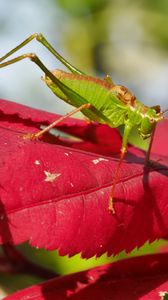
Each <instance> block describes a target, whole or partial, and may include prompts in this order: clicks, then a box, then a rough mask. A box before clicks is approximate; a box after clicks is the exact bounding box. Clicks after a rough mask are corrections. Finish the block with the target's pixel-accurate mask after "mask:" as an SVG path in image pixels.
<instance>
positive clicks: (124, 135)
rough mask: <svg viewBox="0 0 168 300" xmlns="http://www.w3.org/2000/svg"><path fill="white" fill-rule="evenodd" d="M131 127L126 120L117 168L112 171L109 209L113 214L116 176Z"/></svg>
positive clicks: (118, 173)
mask: <svg viewBox="0 0 168 300" xmlns="http://www.w3.org/2000/svg"><path fill="white" fill-rule="evenodd" d="M131 129H132V124H131V123H130V122H129V121H127V123H126V125H125V128H124V134H123V141H122V147H121V150H120V159H119V162H118V165H117V168H116V170H115V173H114V180H113V184H112V188H111V193H110V199H109V211H110V212H112V213H113V214H115V208H114V203H113V199H114V196H115V189H116V184H117V181H118V178H119V175H120V170H121V165H122V162H123V159H124V157H125V154H126V152H127V144H128V137H129V134H130V131H131Z"/></svg>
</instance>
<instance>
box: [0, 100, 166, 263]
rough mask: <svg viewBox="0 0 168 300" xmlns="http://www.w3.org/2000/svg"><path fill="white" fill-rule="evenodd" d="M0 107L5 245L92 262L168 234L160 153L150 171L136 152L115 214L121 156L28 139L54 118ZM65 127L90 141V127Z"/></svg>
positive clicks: (0, 213) (72, 123) (0, 234)
mask: <svg viewBox="0 0 168 300" xmlns="http://www.w3.org/2000/svg"><path fill="white" fill-rule="evenodd" d="M1 103H2V105H1V110H2V115H1V116H2V117H1V128H0V135H1V137H0V140H1V144H0V154H1V162H0V163H1V168H0V199H1V207H0V242H1V244H2V243H6V242H10V243H13V244H14V245H16V244H19V243H21V242H24V241H26V240H29V242H30V244H31V245H33V246H36V247H41V248H46V249H48V250H51V249H59V253H60V254H61V255H65V254H69V255H70V256H71V255H74V254H76V253H79V252H82V256H83V257H87V258H88V257H91V256H93V255H95V254H96V255H97V256H100V255H102V253H104V252H106V251H107V252H108V254H109V255H110V254H112V253H114V254H115V253H118V252H120V251H121V250H123V249H125V250H126V251H127V252H128V251H130V250H132V249H133V248H134V247H136V246H137V247H139V246H141V245H142V244H143V243H144V242H146V241H147V240H149V241H150V242H151V241H153V240H155V239H157V238H161V237H163V236H165V235H166V234H167V232H168V218H167V213H168V206H167V193H168V184H167V183H168V176H167V175H168V168H167V167H166V165H168V160H167V159H165V158H164V157H161V156H159V157H158V156H154V157H153V159H154V160H157V159H158V158H159V159H160V158H161V159H162V160H161V161H160V162H159V163H157V162H156V163H155V164H153V166H152V167H151V168H150V169H146V170H145V171H144V158H143V154H142V153H141V152H140V151H139V150H137V149H136V148H131V149H130V153H129V154H128V155H127V157H126V160H125V162H124V164H123V166H122V171H121V176H120V179H119V181H118V183H117V187H116V193H115V209H116V214H115V215H112V214H110V213H109V211H108V202H109V193H110V191H111V184H112V180H113V176H114V172H115V169H116V165H117V163H118V159H116V158H111V157H108V156H100V155H97V154H95V153H90V152H85V151H80V150H76V149H74V148H73V147H74V146H75V143H74V142H73V143H71V142H70V144H69V147H65V146H60V145H57V144H50V143H48V142H47V141H46V140H43V141H39V140H36V141H31V140H28V139H27V140H25V139H23V137H22V134H23V133H25V132H26V133H27V132H34V131H36V130H37V129H36V128H37V127H39V124H40V123H44V122H45V123H46V124H47V123H49V121H51V119H52V118H53V119H54V115H53V114H48V113H46V112H42V111H38V110H33V109H31V108H28V107H24V106H22V105H19V104H15V103H14V104H13V103H11V102H4V101H2V102H1ZM56 117H58V116H56ZM63 125H64V127H65V125H66V127H67V128H71V129H72V128H73V127H74V130H75V131H76V132H77V131H78V129H77V128H79V132H81V131H82V134H81V135H83V138H84V137H86V138H87V136H88V135H86V131H87V130H86V128H88V126H90V125H88V124H86V123H84V122H83V121H80V120H74V119H72V120H71V119H68V120H67V121H66V122H64V124H63ZM94 126H96V125H94ZM97 126H98V128H100V127H99V125H97ZM60 127H61V126H60ZM81 128H83V129H81ZM106 129H107V127H106V126H105V127H104V130H105V133H104V134H105V135H106ZM110 130H112V129H110ZM107 131H108V129H107ZM79 132H78V133H79ZM96 141H97V145H98V146H99V143H98V141H99V138H97V139H96ZM87 142H88V140H87ZM65 144H66V142H65ZM67 144H68V143H67ZM107 148H108V146H107ZM109 148H110V149H111V148H112V143H111V141H110V145H109ZM137 233H138V234H137ZM88 237H89V238H88Z"/></svg>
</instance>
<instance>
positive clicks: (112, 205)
mask: <svg viewBox="0 0 168 300" xmlns="http://www.w3.org/2000/svg"><path fill="white" fill-rule="evenodd" d="M108 210H109V212H110V213H112V214H113V215H114V214H115V213H116V212H115V208H114V203H113V198H112V196H110V199H109V205H108Z"/></svg>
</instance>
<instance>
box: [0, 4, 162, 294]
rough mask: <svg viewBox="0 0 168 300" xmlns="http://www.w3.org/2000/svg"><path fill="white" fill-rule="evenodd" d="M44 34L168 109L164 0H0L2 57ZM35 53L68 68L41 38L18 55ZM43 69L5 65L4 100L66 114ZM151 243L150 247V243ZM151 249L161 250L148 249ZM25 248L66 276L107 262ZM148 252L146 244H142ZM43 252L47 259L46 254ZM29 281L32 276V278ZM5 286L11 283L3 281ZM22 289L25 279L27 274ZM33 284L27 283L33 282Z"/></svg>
mask: <svg viewBox="0 0 168 300" xmlns="http://www.w3.org/2000/svg"><path fill="white" fill-rule="evenodd" d="M35 32H41V33H43V34H44V36H45V37H46V38H47V39H48V41H49V42H50V43H51V44H52V45H53V46H54V47H55V48H56V49H57V50H58V51H59V52H60V53H61V54H62V55H63V56H64V57H66V59H67V60H69V61H70V62H71V63H72V64H73V65H75V66H77V67H78V68H79V69H81V70H83V71H84V72H85V73H87V74H90V75H96V76H99V77H104V75H105V74H110V75H111V77H112V78H113V81H114V82H115V83H120V84H123V85H125V86H127V87H129V89H131V90H132V91H133V92H134V94H135V95H136V96H137V98H138V99H139V100H140V101H142V102H144V103H146V104H147V105H150V106H153V105H156V104H160V105H161V107H162V109H165V108H167V107H168V100H167V94H168V92H167V86H168V84H167V82H168V1H166V0H160V1H158V0H137V1H133V0H116V1H115V0H41V1H34V0H29V1H27V0H25V1H21V0H1V1H0V45H1V46H0V56H3V55H4V54H5V53H7V52H8V51H9V50H11V48H13V47H15V46H16V45H17V44H18V43H20V42H21V41H23V40H24V39H25V38H27V37H28V36H29V35H30V34H32V33H35ZM28 52H34V53H36V54H37V55H38V56H39V57H40V58H41V59H42V61H43V62H44V64H45V65H46V66H47V67H48V68H49V69H51V70H53V69H55V68H62V69H64V67H63V66H62V65H61V64H60V63H59V62H58V61H57V60H56V59H55V58H54V57H53V56H52V55H51V54H50V53H49V52H48V51H47V50H46V49H45V48H44V47H42V45H41V44H39V43H38V42H36V41H32V42H31V43H30V44H29V45H27V46H26V47H24V49H22V50H20V51H19V52H18V54H22V53H28ZM42 75H43V74H42V72H41V70H40V69H38V68H37V66H36V65H34V64H33V63H31V62H30V61H28V60H25V61H22V62H19V63H17V64H15V65H12V66H9V67H7V68H3V69H1V70H0V97H1V98H3V99H8V100H11V101H15V102H19V103H22V104H26V105H29V106H33V107H36V108H42V109H47V110H48V111H51V112H56V113H60V114H64V113H65V112H67V111H70V107H69V106H68V104H66V103H63V101H61V100H58V99H56V98H55V96H54V95H53V94H52V93H51V91H50V90H49V89H48V88H47V87H46V86H45V85H44V83H43V82H42V80H41V79H40V77H41V76H42ZM146 247H148V246H146ZM148 248H149V249H148V251H149V252H150V251H153V249H154V250H155V249H156V245H155V244H154V245H152V248H150V247H148ZM20 249H21V251H23V252H24V253H27V254H28V255H30V252H31V253H32V251H37V252H38V253H37V252H34V253H33V255H32V259H33V257H35V261H37V260H38V258H39V260H40V257H42V259H41V261H42V262H43V263H44V261H45V263H48V265H49V266H50V267H51V266H52V268H54V270H56V271H59V272H60V273H62V274H64V273H68V272H72V271H77V270H79V269H84V268H88V267H89V266H90V267H91V266H93V265H95V264H100V263H102V262H104V261H106V258H105V257H103V258H102V259H101V260H100V261H97V260H95V259H92V261H91V262H90V261H81V260H80V259H79V256H78V257H77V258H73V259H71V260H69V259H66V258H61V259H59V258H58V256H57V255H56V254H55V253H56V252H54V253H52V254H47V253H45V252H43V251H42V252H40V250H32V249H31V250H30V249H29V248H28V246H27V245H23V246H22V247H20ZM142 251H145V252H146V251H147V248H145V250H144V248H143V249H142ZM44 257H45V258H44ZM26 278H27V277H26ZM0 280H1V282H2V283H3V287H4V289H5V291H7V292H11V291H12V289H13V290H15V289H17V288H18V285H17V284H18V280H17V278H16V277H15V281H14V283H13V284H12V280H11V279H10V280H11V281H10V287H9V285H8V284H7V283H6V280H8V279H6V277H5V276H4V275H2V276H1V278H0ZM22 281H24V284H23V286H24V285H25V286H26V285H27V284H28V283H27V281H26V280H25V279H24V278H23V276H22ZM28 282H29V280H28Z"/></svg>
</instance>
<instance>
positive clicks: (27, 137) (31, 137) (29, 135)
mask: <svg viewBox="0 0 168 300" xmlns="http://www.w3.org/2000/svg"><path fill="white" fill-rule="evenodd" d="M22 138H23V139H24V140H36V139H38V138H39V136H38V132H37V134H36V133H27V134H24V135H23V136H22Z"/></svg>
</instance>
